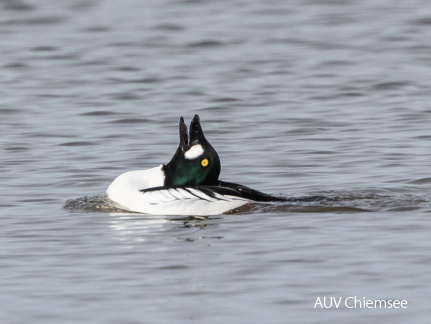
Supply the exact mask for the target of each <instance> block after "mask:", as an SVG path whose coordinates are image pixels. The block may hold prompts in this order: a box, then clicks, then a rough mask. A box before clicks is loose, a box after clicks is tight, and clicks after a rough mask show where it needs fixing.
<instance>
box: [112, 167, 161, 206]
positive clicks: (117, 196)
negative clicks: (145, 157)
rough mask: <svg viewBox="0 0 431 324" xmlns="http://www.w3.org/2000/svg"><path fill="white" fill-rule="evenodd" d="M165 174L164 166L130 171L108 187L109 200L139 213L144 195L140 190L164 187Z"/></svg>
mask: <svg viewBox="0 0 431 324" xmlns="http://www.w3.org/2000/svg"><path fill="white" fill-rule="evenodd" d="M164 181H165V174H164V172H163V171H162V165H159V166H158V167H155V168H151V169H148V170H137V171H129V172H126V173H123V174H121V175H119V176H118V177H117V178H116V179H115V180H114V181H113V182H112V183H111V184H110V185H109V187H108V189H107V190H106V193H107V194H108V197H109V199H111V200H112V201H114V202H116V203H117V204H119V205H121V207H123V208H124V209H127V210H131V211H139V210H137V208H139V207H140V206H141V205H142V200H143V199H142V193H141V192H140V191H139V190H142V189H148V188H154V187H161V186H163V185H164Z"/></svg>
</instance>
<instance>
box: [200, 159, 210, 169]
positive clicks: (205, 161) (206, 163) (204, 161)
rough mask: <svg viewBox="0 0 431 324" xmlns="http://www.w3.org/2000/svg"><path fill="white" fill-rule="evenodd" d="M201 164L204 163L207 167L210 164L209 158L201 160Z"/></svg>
mask: <svg viewBox="0 0 431 324" xmlns="http://www.w3.org/2000/svg"><path fill="white" fill-rule="evenodd" d="M201 164H202V166H203V167H206V166H207V165H208V159H203V160H202V161H201Z"/></svg>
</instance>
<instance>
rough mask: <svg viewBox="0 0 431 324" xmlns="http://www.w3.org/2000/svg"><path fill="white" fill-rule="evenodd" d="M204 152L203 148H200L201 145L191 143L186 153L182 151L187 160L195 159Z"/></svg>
mask: <svg viewBox="0 0 431 324" xmlns="http://www.w3.org/2000/svg"><path fill="white" fill-rule="evenodd" d="M203 153H204V149H203V148H202V145H199V144H197V145H193V146H192V147H191V148H190V150H188V151H187V152H186V153H184V157H185V158H186V159H187V160H192V159H196V158H197V157H199V156H201V155H202V154H203Z"/></svg>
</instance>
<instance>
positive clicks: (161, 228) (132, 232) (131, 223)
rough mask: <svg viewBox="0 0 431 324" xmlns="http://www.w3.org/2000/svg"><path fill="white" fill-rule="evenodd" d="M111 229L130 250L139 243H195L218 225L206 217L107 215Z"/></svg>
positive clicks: (215, 221)
mask: <svg viewBox="0 0 431 324" xmlns="http://www.w3.org/2000/svg"><path fill="white" fill-rule="evenodd" d="M109 215H110V218H111V221H110V223H111V224H110V228H111V229H112V230H113V232H114V234H115V239H116V240H118V241H121V242H123V243H126V244H125V246H126V247H128V248H133V247H134V245H135V244H139V243H142V242H146V243H151V242H155V241H159V240H161V239H163V240H172V239H173V240H175V241H178V240H179V241H188V242H190V241H195V240H196V239H199V238H200V237H202V233H200V234H198V232H200V231H202V230H205V229H206V228H207V227H209V226H214V225H216V224H218V222H217V220H218V219H219V218H217V217H208V216H159V215H143V214H137V213H110V214H109Z"/></svg>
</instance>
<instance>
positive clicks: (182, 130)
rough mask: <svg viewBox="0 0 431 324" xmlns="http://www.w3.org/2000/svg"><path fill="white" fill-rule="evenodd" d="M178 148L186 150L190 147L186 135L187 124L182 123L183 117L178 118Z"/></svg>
mask: <svg viewBox="0 0 431 324" xmlns="http://www.w3.org/2000/svg"><path fill="white" fill-rule="evenodd" d="M180 149H181V150H182V151H183V152H186V151H188V150H189V149H190V145H189V138H188V136H187V125H186V124H185V123H184V118H183V117H181V118H180Z"/></svg>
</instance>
